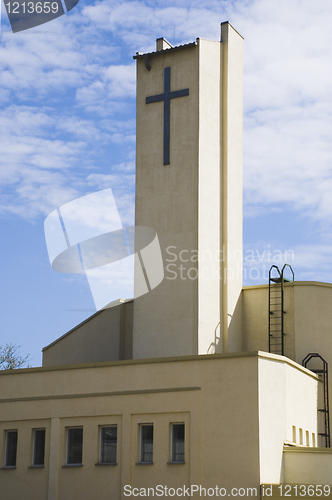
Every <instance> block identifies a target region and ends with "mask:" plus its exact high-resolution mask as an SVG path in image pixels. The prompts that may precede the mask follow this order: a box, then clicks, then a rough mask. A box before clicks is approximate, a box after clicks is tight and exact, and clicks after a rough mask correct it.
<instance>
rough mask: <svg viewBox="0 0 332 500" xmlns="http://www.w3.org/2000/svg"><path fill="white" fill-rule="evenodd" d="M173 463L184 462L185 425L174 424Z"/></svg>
mask: <svg viewBox="0 0 332 500" xmlns="http://www.w3.org/2000/svg"><path fill="white" fill-rule="evenodd" d="M171 454H172V462H180V463H183V462H184V424H172V451H171Z"/></svg>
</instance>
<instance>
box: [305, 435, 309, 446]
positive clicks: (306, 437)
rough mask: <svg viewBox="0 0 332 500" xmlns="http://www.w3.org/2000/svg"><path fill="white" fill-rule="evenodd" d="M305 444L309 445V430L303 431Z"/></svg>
mask: <svg viewBox="0 0 332 500" xmlns="http://www.w3.org/2000/svg"><path fill="white" fill-rule="evenodd" d="M305 444H306V446H309V431H305Z"/></svg>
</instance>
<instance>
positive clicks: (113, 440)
mask: <svg viewBox="0 0 332 500" xmlns="http://www.w3.org/2000/svg"><path fill="white" fill-rule="evenodd" d="M66 432H67V447H66V465H67V466H79V465H82V456H83V427H68V428H67V430H66ZM5 433H6V440H5V443H6V445H5V464H4V465H5V468H15V467H16V457H17V443H18V431H17V430H7V431H5ZM139 433H140V443H139V463H142V464H152V463H153V424H140V428H139ZM117 434H118V433H117V426H116V425H112V426H102V427H100V447H99V464H100V465H104V464H105V465H107V464H109V465H111V464H116V463H117V440H118V436H117ZM45 437H46V430H45V429H34V430H33V446H32V466H33V467H43V466H44V465H45ZM184 461H185V424H184V423H176V424H171V462H172V463H184Z"/></svg>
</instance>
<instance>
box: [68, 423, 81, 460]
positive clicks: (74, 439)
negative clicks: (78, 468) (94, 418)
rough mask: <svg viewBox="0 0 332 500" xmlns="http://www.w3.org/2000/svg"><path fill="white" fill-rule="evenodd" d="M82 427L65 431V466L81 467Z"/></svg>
mask: <svg viewBox="0 0 332 500" xmlns="http://www.w3.org/2000/svg"><path fill="white" fill-rule="evenodd" d="M82 451H83V427H72V428H69V429H67V465H82Z"/></svg>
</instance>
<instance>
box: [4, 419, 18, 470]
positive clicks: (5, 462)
mask: <svg viewBox="0 0 332 500" xmlns="http://www.w3.org/2000/svg"><path fill="white" fill-rule="evenodd" d="M13 433H16V443H15V445H16V449H15V464H14V465H8V464H7V458H8V456H7V454H8V445H9V443H8V441H9V440H8V436H9V434H13ZM17 448H18V430H17V429H8V430H7V429H6V430H5V460H4V468H5V469H16V466H17Z"/></svg>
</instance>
